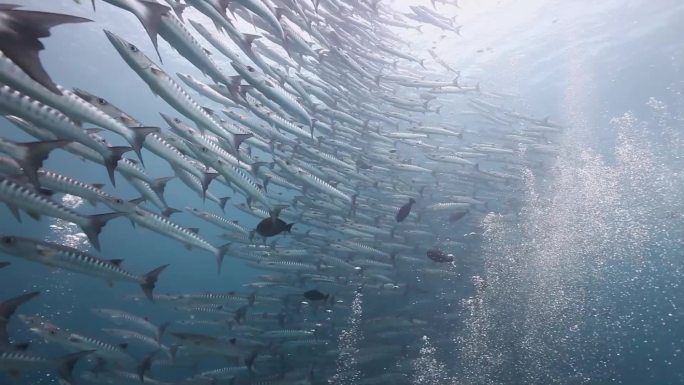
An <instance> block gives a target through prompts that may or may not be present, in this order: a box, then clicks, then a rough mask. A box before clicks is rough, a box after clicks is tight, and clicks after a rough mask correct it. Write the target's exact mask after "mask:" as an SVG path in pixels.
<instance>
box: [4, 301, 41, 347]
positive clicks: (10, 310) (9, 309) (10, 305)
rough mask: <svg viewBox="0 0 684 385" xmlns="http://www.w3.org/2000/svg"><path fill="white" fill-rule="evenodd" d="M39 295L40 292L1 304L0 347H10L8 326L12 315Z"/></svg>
mask: <svg viewBox="0 0 684 385" xmlns="http://www.w3.org/2000/svg"><path fill="white" fill-rule="evenodd" d="M38 294H40V292H39V291H34V292H31V293H26V294H22V295H20V296H17V297H14V298H10V299H7V300H5V301H2V302H0V346H2V345H9V338H8V335H7V324H8V323H9V320H10V318H11V317H12V315H14V313H15V312H16V311H17V308H18V307H19V306H20V305H22V304H24V303H26V302H28V301H29V300H31V299H32V298H34V297H36V296H37V295H38Z"/></svg>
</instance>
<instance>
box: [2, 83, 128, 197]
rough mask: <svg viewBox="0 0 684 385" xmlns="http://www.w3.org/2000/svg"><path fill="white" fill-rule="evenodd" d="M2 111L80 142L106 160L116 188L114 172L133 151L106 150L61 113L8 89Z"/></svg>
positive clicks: (58, 136)
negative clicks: (125, 156) (124, 155)
mask: <svg viewBox="0 0 684 385" xmlns="http://www.w3.org/2000/svg"><path fill="white" fill-rule="evenodd" d="M0 111H2V112H3V113H4V114H8V115H17V116H19V117H20V118H22V119H25V120H26V121H29V122H31V123H33V124H35V125H37V126H39V127H44V128H45V129H47V130H49V131H50V132H51V133H53V134H54V135H55V136H56V137H57V138H56V139H66V140H71V141H74V142H78V143H81V144H83V145H84V146H87V147H89V148H90V149H92V150H95V151H97V152H98V153H99V154H100V155H101V156H102V159H103V161H104V164H105V166H106V167H107V172H108V173H109V179H110V180H111V181H112V184H114V170H115V169H116V166H117V162H118V161H119V160H120V159H121V155H123V154H124V153H125V152H127V151H129V150H130V148H129V147H106V146H103V145H102V144H100V143H99V142H97V141H96V140H94V139H93V138H91V137H90V136H89V135H87V134H86V133H85V131H83V130H82V129H81V128H80V127H78V126H76V124H74V122H72V121H71V120H70V119H69V118H68V117H66V115H64V114H63V113H61V112H60V111H58V110H55V109H53V108H52V107H49V106H46V105H44V104H42V103H40V102H39V101H37V100H33V99H31V98H29V97H28V96H26V95H23V94H21V93H19V92H18V91H15V90H12V89H11V88H9V87H8V86H4V85H3V86H0Z"/></svg>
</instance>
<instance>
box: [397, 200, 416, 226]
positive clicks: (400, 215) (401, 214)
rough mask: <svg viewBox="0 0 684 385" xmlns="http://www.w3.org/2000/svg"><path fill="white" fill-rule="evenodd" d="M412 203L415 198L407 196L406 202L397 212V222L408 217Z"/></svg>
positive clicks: (414, 201)
mask: <svg viewBox="0 0 684 385" xmlns="http://www.w3.org/2000/svg"><path fill="white" fill-rule="evenodd" d="M414 203H416V200H415V199H413V198H409V201H408V203H406V204H405V205H403V206H401V208H400V209H399V211H398V212H397V216H396V219H397V222H401V221H403V220H404V219H406V217H408V215H409V214H411V206H413V204H414Z"/></svg>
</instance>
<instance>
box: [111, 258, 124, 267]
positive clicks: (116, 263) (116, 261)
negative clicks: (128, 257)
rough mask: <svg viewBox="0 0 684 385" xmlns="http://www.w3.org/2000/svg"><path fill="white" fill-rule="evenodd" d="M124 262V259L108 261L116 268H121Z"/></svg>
mask: <svg viewBox="0 0 684 385" xmlns="http://www.w3.org/2000/svg"><path fill="white" fill-rule="evenodd" d="M123 261H124V260H123V259H118V258H115V259H110V260H108V262H109V263H111V264H112V265H114V266H116V267H119V266H121V264H122V263H123Z"/></svg>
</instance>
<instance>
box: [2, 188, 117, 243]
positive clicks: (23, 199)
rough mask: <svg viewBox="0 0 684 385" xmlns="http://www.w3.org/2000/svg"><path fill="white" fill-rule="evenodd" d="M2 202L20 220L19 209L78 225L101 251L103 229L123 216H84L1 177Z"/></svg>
mask: <svg viewBox="0 0 684 385" xmlns="http://www.w3.org/2000/svg"><path fill="white" fill-rule="evenodd" d="M0 201H2V202H4V203H5V204H6V205H7V206H8V207H10V209H11V210H12V213H13V214H14V215H15V217H17V218H19V212H18V209H22V210H25V211H26V212H28V213H30V214H31V215H32V216H34V217H36V218H39V217H40V215H46V216H49V217H53V218H59V219H63V220H65V221H67V222H71V223H74V224H76V225H78V226H79V227H80V228H81V230H83V232H84V233H85V234H86V236H87V237H88V240H90V243H91V244H92V245H93V247H95V248H96V249H97V250H100V241H99V239H98V235H99V234H100V232H101V231H102V228H103V227H104V226H105V225H106V224H107V222H108V221H109V220H111V219H114V218H116V217H119V216H121V213H118V212H116V213H109V214H98V215H91V216H83V215H81V214H79V213H77V212H75V211H73V210H71V209H69V208H67V207H64V206H62V205H60V204H58V203H55V202H53V201H51V200H49V199H48V198H45V197H44V196H42V195H40V194H38V193H37V192H35V191H33V190H32V189H31V188H29V187H26V186H24V185H22V184H20V183H17V182H14V181H12V180H10V179H7V178H4V177H0Z"/></svg>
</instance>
